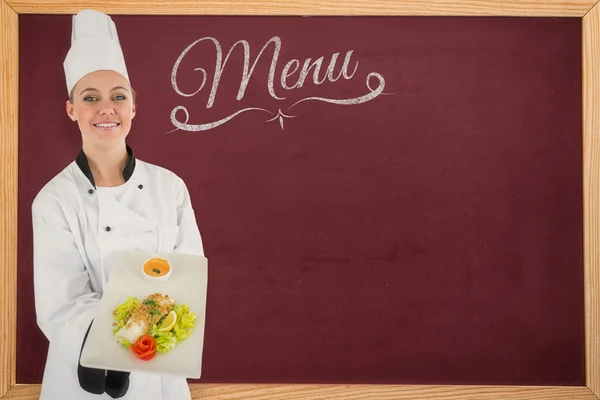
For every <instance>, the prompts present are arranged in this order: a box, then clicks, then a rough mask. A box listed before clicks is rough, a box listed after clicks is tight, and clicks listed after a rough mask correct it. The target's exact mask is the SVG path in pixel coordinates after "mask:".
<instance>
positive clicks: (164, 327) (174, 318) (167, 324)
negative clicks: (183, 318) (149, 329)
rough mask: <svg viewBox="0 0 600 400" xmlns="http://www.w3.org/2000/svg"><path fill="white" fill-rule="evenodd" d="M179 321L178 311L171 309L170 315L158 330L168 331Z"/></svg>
mask: <svg viewBox="0 0 600 400" xmlns="http://www.w3.org/2000/svg"><path fill="white" fill-rule="evenodd" d="M176 322H177V313H176V312H175V311H171V312H170V313H169V315H167V316H166V317H165V319H164V320H163V322H162V324H160V326H159V327H158V330H159V331H161V332H168V331H170V330H171V329H173V327H174V326H175V323H176Z"/></svg>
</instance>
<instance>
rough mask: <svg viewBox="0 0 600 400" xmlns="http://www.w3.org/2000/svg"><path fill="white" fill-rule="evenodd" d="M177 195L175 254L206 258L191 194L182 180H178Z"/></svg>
mask: <svg viewBox="0 0 600 400" xmlns="http://www.w3.org/2000/svg"><path fill="white" fill-rule="evenodd" d="M175 193H176V197H175V202H176V204H177V225H178V228H179V229H178V236H177V241H176V243H175V249H174V252H175V253H185V254H196V255H200V256H204V248H203V246H202V238H201V236H200V230H199V229H198V223H197V222H196V215H195V212H194V208H193V207H192V200H191V199H190V193H189V191H188V189H187V186H186V185H185V182H183V180H182V179H181V178H178V179H177V189H176V191H175Z"/></svg>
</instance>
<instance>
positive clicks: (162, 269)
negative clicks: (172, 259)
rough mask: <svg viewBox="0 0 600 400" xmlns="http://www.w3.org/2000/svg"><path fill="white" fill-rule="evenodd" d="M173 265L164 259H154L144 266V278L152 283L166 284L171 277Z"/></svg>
mask: <svg viewBox="0 0 600 400" xmlns="http://www.w3.org/2000/svg"><path fill="white" fill-rule="evenodd" d="M171 271H172V269H171V264H169V261H167V260H165V259H164V258H159V257H153V258H151V259H149V260H147V261H146V262H145V263H144V264H143V265H142V274H143V275H144V278H146V279H147V280H149V281H151V282H166V281H167V280H168V279H169V277H170V276H171Z"/></svg>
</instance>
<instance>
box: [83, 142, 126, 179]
mask: <svg viewBox="0 0 600 400" xmlns="http://www.w3.org/2000/svg"><path fill="white" fill-rule="evenodd" d="M83 152H84V153H85V156H86V157H87V159H88V164H89V166H90V170H91V171H92V175H93V176H94V182H95V183H96V186H99V187H100V186H105V187H106V186H108V187H113V186H119V185H122V184H124V183H125V178H123V169H124V168H125V166H126V165H127V162H128V161H129V154H127V148H126V147H125V142H123V145H122V146H116V147H112V148H97V147H94V146H86V145H85V143H84V144H83Z"/></svg>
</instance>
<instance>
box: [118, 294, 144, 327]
mask: <svg viewBox="0 0 600 400" xmlns="http://www.w3.org/2000/svg"><path fill="white" fill-rule="evenodd" d="M139 303H140V302H139V300H138V299H136V298H135V297H128V298H127V300H125V302H124V303H122V304H119V305H118V306H116V307H115V309H114V311H113V315H114V317H115V320H116V321H117V326H115V327H114V329H113V333H117V332H118V331H119V329H121V328H122V327H123V326H124V325H125V323H126V322H127V320H128V319H129V317H131V314H132V313H133V311H134V310H135V308H136V307H137V306H138V304H139Z"/></svg>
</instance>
